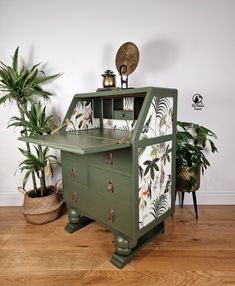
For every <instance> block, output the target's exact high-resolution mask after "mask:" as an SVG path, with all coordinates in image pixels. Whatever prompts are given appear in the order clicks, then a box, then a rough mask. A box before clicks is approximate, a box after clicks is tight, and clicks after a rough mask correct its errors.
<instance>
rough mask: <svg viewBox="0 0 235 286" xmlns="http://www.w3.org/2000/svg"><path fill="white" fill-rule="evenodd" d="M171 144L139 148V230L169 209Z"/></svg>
mask: <svg viewBox="0 0 235 286" xmlns="http://www.w3.org/2000/svg"><path fill="white" fill-rule="evenodd" d="M171 147H172V142H171V141H167V142H163V143H160V144H155V145H151V146H147V147H144V148H139V150H138V152H139V154H138V155H139V160H138V168H139V228H140V229H141V228H143V227H145V226H146V225H148V224H149V223H150V222H152V221H153V220H155V219H156V218H157V217H159V216H161V215H162V214H164V213H165V212H166V211H167V210H169V209H170V208H171V199H172V198H171V160H172V152H171Z"/></svg>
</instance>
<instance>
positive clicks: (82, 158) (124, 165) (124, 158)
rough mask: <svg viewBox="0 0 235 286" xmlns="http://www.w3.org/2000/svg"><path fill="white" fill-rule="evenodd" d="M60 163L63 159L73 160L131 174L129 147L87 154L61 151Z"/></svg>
mask: <svg viewBox="0 0 235 286" xmlns="http://www.w3.org/2000/svg"><path fill="white" fill-rule="evenodd" d="M61 159H62V164H63V162H64V161H68V160H69V161H71V160H72V161H73V162H78V163H80V164H86V165H92V166H96V167H100V168H105V169H108V170H113V171H117V172H121V173H124V174H129V175H130V174H131V162H132V155H131V148H124V149H120V150H114V151H110V152H99V153H94V154H88V155H78V154H74V153H70V152H61Z"/></svg>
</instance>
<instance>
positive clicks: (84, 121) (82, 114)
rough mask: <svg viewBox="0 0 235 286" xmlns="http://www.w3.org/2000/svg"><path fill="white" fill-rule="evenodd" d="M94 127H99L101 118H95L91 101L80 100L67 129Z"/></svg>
mask: <svg viewBox="0 0 235 286" xmlns="http://www.w3.org/2000/svg"><path fill="white" fill-rule="evenodd" d="M93 128H99V119H95V118H94V113H93V110H92V107H91V101H85V100H84V101H78V102H77V104H76V106H75V108H74V110H73V112H72V115H71V117H70V123H69V124H68V125H67V128H66V131H77V130H83V129H93Z"/></svg>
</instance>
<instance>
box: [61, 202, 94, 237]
mask: <svg viewBox="0 0 235 286" xmlns="http://www.w3.org/2000/svg"><path fill="white" fill-rule="evenodd" d="M67 209H68V220H69V222H68V223H67V224H66V226H65V230H66V231H67V232H69V233H73V232H75V231H77V230H79V229H81V228H83V227H84V226H86V225H88V224H89V223H91V222H92V221H93V220H92V219H90V218H88V217H85V216H81V215H80V214H79V212H78V211H77V209H75V208H73V207H67Z"/></svg>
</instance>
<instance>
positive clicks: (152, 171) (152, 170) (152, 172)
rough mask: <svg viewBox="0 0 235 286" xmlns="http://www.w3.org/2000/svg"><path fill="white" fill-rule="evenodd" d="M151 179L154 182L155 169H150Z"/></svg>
mask: <svg viewBox="0 0 235 286" xmlns="http://www.w3.org/2000/svg"><path fill="white" fill-rule="evenodd" d="M150 177H151V179H152V180H154V168H150Z"/></svg>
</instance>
